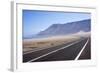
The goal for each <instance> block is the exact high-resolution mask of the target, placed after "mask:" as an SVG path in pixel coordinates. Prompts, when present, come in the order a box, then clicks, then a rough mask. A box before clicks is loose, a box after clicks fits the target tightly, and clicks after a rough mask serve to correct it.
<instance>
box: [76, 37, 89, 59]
mask: <svg viewBox="0 0 100 73" xmlns="http://www.w3.org/2000/svg"><path fill="white" fill-rule="evenodd" d="M88 42H89V39H88V40H87V41H86V43H85V45H84V46H83V48H82V49H81V51H80V52H79V54H78V55H77V57H76V58H75V60H78V58H79V57H80V55H81V53H82V52H83V50H84V49H85V47H86V45H87V44H88Z"/></svg>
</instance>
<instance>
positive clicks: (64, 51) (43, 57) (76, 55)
mask: <svg viewBox="0 0 100 73" xmlns="http://www.w3.org/2000/svg"><path fill="white" fill-rule="evenodd" d="M90 42H91V41H90V38H83V39H80V40H77V41H73V42H69V43H65V44H61V45H58V46H55V47H51V48H47V49H43V50H40V51H35V52H31V53H27V54H23V62H41V61H63V60H75V59H76V60H83V59H90V58H91V49H90V48H91V47H90Z"/></svg>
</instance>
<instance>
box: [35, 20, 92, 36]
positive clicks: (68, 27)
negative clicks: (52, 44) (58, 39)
mask: <svg viewBox="0 0 100 73" xmlns="http://www.w3.org/2000/svg"><path fill="white" fill-rule="evenodd" d="M90 30H91V19H87V20H81V21H75V22H70V23H65V24H53V25H51V26H50V27H48V28H47V29H46V30H44V31H41V32H39V33H38V34H37V36H54V35H67V34H74V33H77V32H80V31H84V32H88V31H90Z"/></svg>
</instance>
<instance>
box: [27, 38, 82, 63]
mask: <svg viewBox="0 0 100 73" xmlns="http://www.w3.org/2000/svg"><path fill="white" fill-rule="evenodd" d="M80 41H82V40H79V41H76V42H74V43H71V44H69V45H67V46H64V47H62V48H60V49H57V50H54V51H51V52H49V53H46V54H44V55H41V56H39V57H37V58H34V59H32V60H30V61H28V62H32V61H35V60H38V59H40V58H42V57H45V56H47V55H49V54H52V53H55V52H57V51H59V50H62V49H65V48H67V47H69V46H72V45H74V44H76V43H78V42H80Z"/></svg>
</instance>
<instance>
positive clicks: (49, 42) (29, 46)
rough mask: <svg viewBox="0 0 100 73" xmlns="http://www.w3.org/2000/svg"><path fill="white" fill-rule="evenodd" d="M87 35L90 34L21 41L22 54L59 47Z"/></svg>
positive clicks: (80, 33)
mask: <svg viewBox="0 0 100 73" xmlns="http://www.w3.org/2000/svg"><path fill="white" fill-rule="evenodd" d="M89 35H90V33H82V32H79V33H77V34H73V35H66V36H55V37H48V38H42V39H27V40H23V52H27V51H31V50H32V51H37V50H42V49H46V48H49V47H53V46H57V45H61V44H64V43H68V42H72V41H75V40H78V39H81V37H88V36H89Z"/></svg>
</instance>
